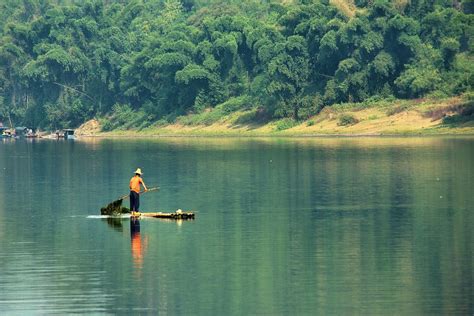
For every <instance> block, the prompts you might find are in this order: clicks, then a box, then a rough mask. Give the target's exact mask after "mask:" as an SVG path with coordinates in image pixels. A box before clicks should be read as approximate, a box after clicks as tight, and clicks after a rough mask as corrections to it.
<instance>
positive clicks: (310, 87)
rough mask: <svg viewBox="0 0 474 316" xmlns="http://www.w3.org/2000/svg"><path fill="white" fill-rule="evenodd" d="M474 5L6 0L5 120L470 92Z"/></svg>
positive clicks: (303, 113)
mask: <svg viewBox="0 0 474 316" xmlns="http://www.w3.org/2000/svg"><path fill="white" fill-rule="evenodd" d="M473 13H474V1H472V0H463V1H460V0H458V1H455V0H394V1H386V0H355V1H328V0H313V1H311V0H301V1H290V0H287V1H284V0H281V1H277V0H266V1H265V0H226V1H224V0H182V1H179V0H131V1H125V0H120V1H119V0H117V1H112V0H88V1H82V0H81V1H79V0H77V1H74V0H21V1H20V0H0V122H1V121H3V122H4V124H5V123H6V122H9V121H12V122H13V124H16V125H26V126H29V127H34V128H43V129H57V128H63V127H75V126H78V125H79V124H81V123H82V122H84V121H86V120H88V119H90V118H94V117H99V118H102V119H103V120H104V122H105V124H104V128H105V129H113V128H116V127H118V126H124V125H125V126H127V127H136V128H143V127H146V126H149V125H151V124H154V123H156V122H173V121H174V120H176V118H177V117H178V116H180V115H185V114H188V113H200V112H202V111H209V109H212V108H215V107H217V106H219V107H221V108H224V109H225V110H226V111H234V110H238V109H248V108H255V109H258V111H255V113H256V114H255V115H256V116H259V117H260V118H262V117H264V118H266V119H272V118H282V117H292V118H294V119H297V120H298V119H304V118H307V117H309V116H311V115H314V114H315V113H317V112H318V111H320V110H321V109H322V108H323V107H325V106H331V105H333V104H337V103H342V102H361V101H366V100H374V99H378V98H380V99H384V98H408V99H410V98H420V97H424V96H435V97H444V96H451V95H460V94H463V93H466V92H468V93H472V91H473V90H472V87H473V84H474V58H473V52H474V36H473V35H474V15H473ZM259 117H256V119H258V118H259ZM8 124H9V123H8ZM5 125H6V124H5Z"/></svg>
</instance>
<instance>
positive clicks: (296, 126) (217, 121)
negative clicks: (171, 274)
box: [76, 97, 474, 137]
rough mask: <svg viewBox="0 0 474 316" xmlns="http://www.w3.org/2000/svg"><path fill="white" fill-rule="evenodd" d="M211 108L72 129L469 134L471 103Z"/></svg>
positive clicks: (90, 132)
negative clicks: (313, 110) (284, 114)
mask: <svg viewBox="0 0 474 316" xmlns="http://www.w3.org/2000/svg"><path fill="white" fill-rule="evenodd" d="M216 111H217V110H216V109H213V110H208V111H206V112H204V113H201V114H190V115H187V116H182V117H179V118H178V119H177V120H176V122H175V123H172V124H163V123H156V124H154V125H152V126H150V127H147V128H145V129H141V130H137V129H120V128H119V129H116V130H113V131H107V132H104V131H102V130H101V124H100V120H91V121H88V122H86V123H85V124H83V125H82V126H81V127H79V128H78V129H77V130H76V134H77V135H78V136H89V137H154V136H330V135H335V136H369V135H469V134H474V104H473V102H472V101H471V100H467V99H466V98H462V97H452V98H447V99H417V100H394V101H378V102H372V103H348V104H340V105H334V106H331V107H326V108H324V109H323V110H322V111H321V112H320V113H319V114H317V115H315V116H313V117H310V118H309V119H307V120H304V121H298V122H296V121H294V120H292V119H282V120H277V121H270V122H258V115H259V113H258V109H251V110H243V111H242V110H241V111H236V112H233V113H230V114H227V115H221V116H218V115H216Z"/></svg>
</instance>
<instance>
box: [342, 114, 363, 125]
mask: <svg viewBox="0 0 474 316" xmlns="http://www.w3.org/2000/svg"><path fill="white" fill-rule="evenodd" d="M358 122H359V120H358V119H357V118H356V117H355V116H354V115H352V114H342V115H341V116H339V121H338V123H337V125H339V126H350V125H354V124H357V123H358Z"/></svg>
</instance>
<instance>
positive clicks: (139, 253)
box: [130, 218, 147, 269]
mask: <svg viewBox="0 0 474 316" xmlns="http://www.w3.org/2000/svg"><path fill="white" fill-rule="evenodd" d="M130 238H131V241H132V245H131V246H132V256H133V264H134V265H135V268H139V269H141V268H142V267H143V255H144V252H145V248H146V244H147V240H146V239H145V241H144V244H143V245H142V237H141V235H140V220H139V219H138V218H130Z"/></svg>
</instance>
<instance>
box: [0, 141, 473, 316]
mask: <svg viewBox="0 0 474 316" xmlns="http://www.w3.org/2000/svg"><path fill="white" fill-rule="evenodd" d="M137 167H140V168H142V170H143V172H144V180H145V182H146V184H147V185H148V186H149V187H152V186H156V185H158V186H160V188H161V189H160V191H159V192H153V193H148V194H146V195H143V196H142V200H141V202H142V207H141V209H142V211H173V210H176V209H178V208H181V209H183V210H195V211H197V212H198V213H197V217H196V220H194V221H186V222H172V221H165V220H158V219H142V220H140V221H139V222H133V221H132V222H131V221H130V220H129V219H127V218H123V219H107V218H100V216H96V215H98V214H99V209H100V207H101V206H104V205H106V204H107V203H108V202H110V201H112V200H114V199H116V198H118V197H120V196H122V195H123V194H126V193H127V192H128V181H129V179H130V177H131V176H132V172H133V171H134V170H135V169H136V168H137ZM473 188H474V138H337V139H336V138H316V139H313V138H311V139H264V138H263V139H239V138H223V139H219V138H212V139H207V138H164V139H147V140H94V139H91V140H78V141H73V142H65V141H50V140H39V141H33V142H29V141H5V140H3V141H1V140H0V313H2V314H31V313H41V314H46V313H59V314H64V313H72V312H79V313H99V314H102V313H113V314H117V313H122V314H128V313H142V314H153V315H157V314H164V315H330V314H335V315H341V314H372V315H387V314H388V315H391V314H392V315H393V314H396V315H413V314H417V315H422V314H426V315H432V314H449V315H451V314H466V315H471V314H472V313H473V312H474V307H473V297H474V296H473V279H474V276H473V271H474V267H473V248H474V246H473V245H474V240H473V228H474V216H473V212H472V211H473V205H474V189H473Z"/></svg>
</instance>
